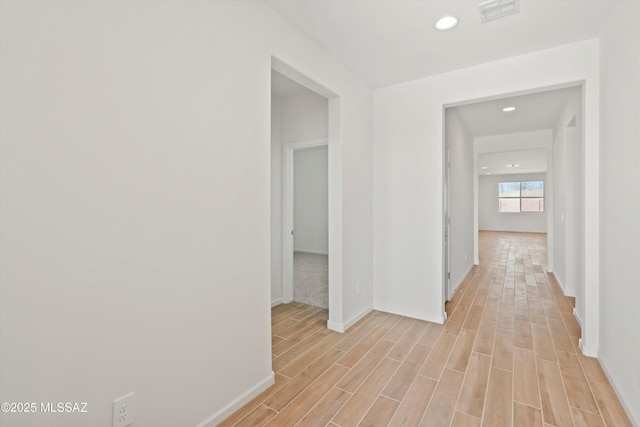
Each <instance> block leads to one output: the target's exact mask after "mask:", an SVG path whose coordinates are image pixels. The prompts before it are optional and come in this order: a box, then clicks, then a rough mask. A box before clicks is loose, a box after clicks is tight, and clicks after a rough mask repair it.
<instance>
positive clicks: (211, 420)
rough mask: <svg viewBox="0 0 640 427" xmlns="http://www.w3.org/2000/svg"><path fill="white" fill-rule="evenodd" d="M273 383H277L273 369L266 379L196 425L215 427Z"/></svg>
mask: <svg viewBox="0 0 640 427" xmlns="http://www.w3.org/2000/svg"><path fill="white" fill-rule="evenodd" d="M273 384H275V375H274V373H273V371H271V374H269V376H267V377H266V378H265V379H263V380H262V381H260V382H258V383H257V384H255V385H254V386H253V387H251V388H250V389H249V390H247V391H245V392H244V393H242V394H241V395H240V396H238V397H237V398H235V399H234V400H233V401H231V402H230V403H229V404H227V405H225V406H224V407H223V408H222V409H220V410H218V411H216V412H215V413H214V414H213V415H210V416H209V417H207V418H206V419H205V420H204V421H202V422H200V423H199V424H197V425H196V427H214V426H216V425H218V424H220V423H221V422H222V421H224V420H225V419H226V418H228V417H229V416H230V415H231V414H233V413H234V412H235V411H237V410H238V409H240V408H241V407H242V406H243V405H245V404H246V403H248V402H249V401H250V400H251V399H253V398H254V397H256V396H257V395H259V394H260V393H262V392H263V391H265V390H266V389H268V388H269V387H271V386H272V385H273Z"/></svg>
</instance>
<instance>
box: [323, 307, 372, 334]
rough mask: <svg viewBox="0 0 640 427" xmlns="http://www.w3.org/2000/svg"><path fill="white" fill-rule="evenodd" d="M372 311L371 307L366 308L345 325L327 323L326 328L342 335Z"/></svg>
mask: <svg viewBox="0 0 640 427" xmlns="http://www.w3.org/2000/svg"><path fill="white" fill-rule="evenodd" d="M372 310H373V306H372V305H370V306H367V307H366V308H365V309H364V310H362V311H360V313H358V314H356V315H355V316H353V317H352V318H351V319H349V320H348V321H347V322H346V323H335V322H330V321H327V328H329V329H331V330H332V331H336V332H340V333H344V332H345V331H346V330H347V329H349V328H350V327H352V326H353V325H355V324H356V323H357V322H358V320H360V319H362V318H363V317H364V316H366V315H367V314H369V313H371V311H372Z"/></svg>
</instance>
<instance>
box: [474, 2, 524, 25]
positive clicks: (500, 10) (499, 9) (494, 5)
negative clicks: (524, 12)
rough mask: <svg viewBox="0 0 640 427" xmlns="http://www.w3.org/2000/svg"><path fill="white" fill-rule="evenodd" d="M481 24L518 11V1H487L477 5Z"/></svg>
mask: <svg viewBox="0 0 640 427" xmlns="http://www.w3.org/2000/svg"><path fill="white" fill-rule="evenodd" d="M478 8H479V9H480V19H481V20H482V23H485V22H489V21H495V20H496V19H500V18H503V17H505V16H508V15H513V14H514V13H517V12H518V11H519V10H520V2H519V0H489V1H486V2H483V3H480V4H479V5H478Z"/></svg>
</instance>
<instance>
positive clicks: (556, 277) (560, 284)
mask: <svg viewBox="0 0 640 427" xmlns="http://www.w3.org/2000/svg"><path fill="white" fill-rule="evenodd" d="M550 273H551V274H552V275H553V278H554V279H556V282H558V286H560V290H561V291H562V295H565V296H566V295H567V288H565V287H564V283H562V282H561V281H560V279H558V276H556V273H555V271H551V272H550Z"/></svg>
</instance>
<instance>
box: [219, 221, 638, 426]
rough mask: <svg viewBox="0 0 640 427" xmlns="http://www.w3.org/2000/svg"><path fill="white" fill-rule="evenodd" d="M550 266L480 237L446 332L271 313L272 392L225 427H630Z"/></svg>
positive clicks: (292, 308)
mask: <svg viewBox="0 0 640 427" xmlns="http://www.w3.org/2000/svg"><path fill="white" fill-rule="evenodd" d="M545 266H546V240H545V235H544V234H528V233H527V234H525V233H499V232H481V233H480V266H479V267H476V268H474V269H473V270H472V271H471V273H470V274H469V276H468V277H467V279H466V280H465V282H464V283H463V284H462V285H461V287H460V289H459V291H458V292H457V293H456V294H455V296H454V298H453V299H452V300H451V301H450V302H448V303H447V305H446V311H447V313H448V320H447V322H446V324H445V325H438V324H435V323H429V322H424V321H420V320H414V319H410V318H406V317H402V316H397V315H393V314H387V313H381V312H377V311H374V312H371V313H370V314H369V315H367V316H366V317H365V318H364V319H362V320H361V321H360V322H358V324H356V325H354V326H353V327H352V328H350V329H349V330H348V331H347V332H346V333H345V334H338V333H336V332H333V331H329V330H327V329H326V318H327V312H326V310H322V309H318V308H314V307H309V306H305V305H302V304H298V303H292V304H283V305H280V306H277V307H274V308H273V310H272V334H273V370H274V372H275V373H276V384H275V385H274V386H273V387H271V388H269V389H268V390H266V391H265V392H263V393H262V394H261V395H260V396H258V397H256V398H255V399H254V400H253V401H252V402H250V403H248V404H247V405H245V406H244V407H243V408H241V409H240V410H239V411H237V412H236V413H235V414H233V415H232V416H231V417H229V418H228V419H227V420H225V421H224V422H223V423H222V424H220V425H221V426H232V425H233V426H263V425H268V426H287V427H288V426H294V425H295V426H333V427H336V426H340V427H349V426H434V427H445V426H456V427H467V426H468V427H474V426H487V427H499V426H517V427H521V426H540V427H547V426H557V427H562V426H609V427H625V426H631V422H630V421H629V419H628V418H627V417H626V415H625V413H624V410H623V409H622V406H621V405H620V402H619V401H618V399H617V398H616V395H615V393H614V391H613V389H612V388H611V385H610V384H609V382H608V381H607V378H606V376H605V375H604V373H603V371H602V369H601V367H600V365H599V363H598V361H597V360H596V359H592V358H588V357H585V356H583V355H582V354H581V353H580V351H579V349H578V337H579V336H580V327H579V325H578V323H577V322H576V320H575V319H574V317H573V315H572V306H573V303H574V302H573V300H572V299H570V298H567V297H565V296H564V295H563V294H562V292H561V291H560V289H559V287H558V285H557V283H556V282H555V281H554V278H553V276H550V275H548V274H546V273H545V271H546V268H545Z"/></svg>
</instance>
